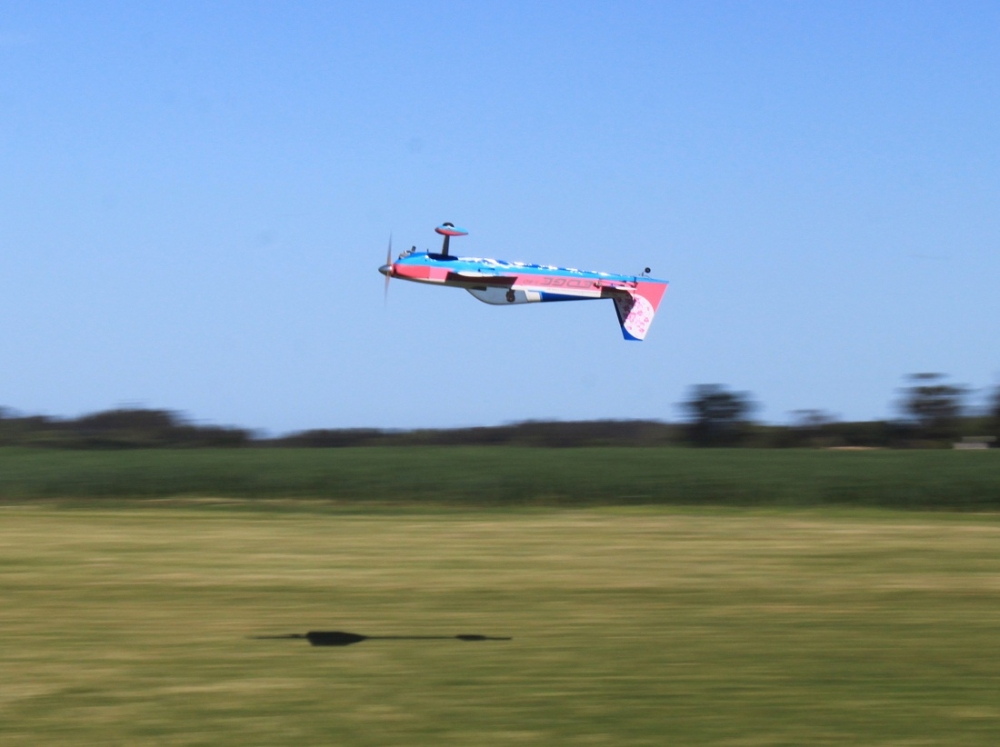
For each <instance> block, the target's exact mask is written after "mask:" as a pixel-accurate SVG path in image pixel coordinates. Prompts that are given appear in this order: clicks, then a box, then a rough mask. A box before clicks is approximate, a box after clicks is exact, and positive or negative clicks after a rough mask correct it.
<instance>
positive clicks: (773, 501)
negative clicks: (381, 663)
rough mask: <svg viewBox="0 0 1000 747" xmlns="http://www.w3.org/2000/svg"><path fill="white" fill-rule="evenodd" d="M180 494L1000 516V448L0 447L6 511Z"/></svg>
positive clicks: (1, 496) (1, 489)
mask: <svg viewBox="0 0 1000 747" xmlns="http://www.w3.org/2000/svg"><path fill="white" fill-rule="evenodd" d="M177 496H200V497H223V498H269V499H271V498H308V499H312V498H322V499H328V500H334V501H340V502H350V503H355V504H356V503H373V502H375V503H392V504H396V505H416V504H433V505H441V504H444V505H452V506H524V505H576V506H585V505H614V504H625V505H630V504H631V505H642V504H669V505H734V506H766V505H771V506H821V505H844V506H877V507H889V508H938V509H960V510H983V509H987V510H997V509H1000V450H991V451H984V452H963V451H947V450H942V451H933V450H932V451H867V452H836V451H817V450H798V449H796V450H791V449H789V450H778V449H704V450H701V449H685V448H582V449H533V448H518V447H402V448H396V447H372V448H352V449H277V448H271V449H266V448H261V449H190V450H152V449H151V450H137V451H61V450H45V449H34V450H32V449H22V448H4V449H0V500H7V501H21V500H32V499H39V498H49V499H53V498H54V499H79V498H103V499H107V498H136V497H147V498H172V497H177Z"/></svg>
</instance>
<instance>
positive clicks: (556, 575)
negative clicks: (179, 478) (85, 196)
mask: <svg viewBox="0 0 1000 747" xmlns="http://www.w3.org/2000/svg"><path fill="white" fill-rule="evenodd" d="M139 505H140V506H146V507H144V508H134V507H133V508H131V509H114V510H107V509H100V508H88V509H87V510H63V509H60V508H58V507H55V506H31V505H21V506H9V507H7V508H2V509H0V634H2V637H0V743H2V744H3V745H4V747H19V746H21V745H38V744H59V745H70V746H72V745H95V744H100V745H223V746H224V745H240V746H241V747H245V746H248V745H278V744H294V745H331V744H336V745H484V746H491V745H510V744H525V745H527V744H531V745H665V744H677V745H835V744H836V745H841V744H843V745H847V744H850V745H855V744H864V745H949V746H955V745H959V746H962V745H991V746H992V745H996V744H998V743H1000V697H998V693H1000V646H998V642H1000V519H998V518H997V517H996V516H991V515H986V514H966V515H961V514H941V513H935V514H926V513H918V512H907V513H892V512H873V511H845V510H842V509H841V510H835V511H831V510H829V509H825V510H809V511H787V510H769V511H738V510H728V509H727V510H712V511H707V510H703V511H693V510H690V509H683V510H681V509H662V508H632V509H623V508H616V509H588V510H563V511H551V510H539V509H534V510H525V511H519V512H499V511H488V510H485V511H478V512H458V511H444V510H438V511H409V512H405V511H400V512H397V513H395V514H393V513H389V512H382V513H371V514H364V513H345V512H340V511H337V510H334V509H329V508H325V509H320V508H317V509H310V508H309V507H308V506H306V507H303V506H302V505H301V504H299V507H298V508H297V509H295V510H289V511H284V512H278V511H263V510H257V509H253V508H252V507H250V508H246V507H244V510H242V511H232V510H222V509H218V508H193V507H192V508H162V507H158V508H157V507H150V506H151V504H149V503H145V504H139ZM310 629H340V630H348V631H353V632H359V633H364V634H369V635H375V634H394V633H396V634H400V633H403V634H455V633H487V634H493V635H511V636H513V637H514V640H512V641H510V642H489V643H463V642H459V641H435V642H427V643H421V642H413V641H367V642H364V643H361V644H357V645H355V646H352V647H350V648H344V649H322V648H311V647H309V646H308V645H306V644H305V642H303V641H273V640H268V641H264V640H250V639H248V636H252V635H258V634H269V633H295V632H300V633H301V632H305V631H307V630H310Z"/></svg>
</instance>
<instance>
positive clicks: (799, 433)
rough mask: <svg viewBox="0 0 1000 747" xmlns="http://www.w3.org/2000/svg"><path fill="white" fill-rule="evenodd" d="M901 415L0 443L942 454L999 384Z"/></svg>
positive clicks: (141, 418)
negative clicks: (973, 402) (979, 398)
mask: <svg viewBox="0 0 1000 747" xmlns="http://www.w3.org/2000/svg"><path fill="white" fill-rule="evenodd" d="M907 380H908V385H907V386H906V387H905V388H904V389H903V391H902V397H901V399H900V400H899V402H898V403H897V410H898V417H896V418H893V419H887V420H872V421H855V422H844V421H840V420H837V419H836V418H834V417H833V416H831V415H829V414H827V413H825V412H823V411H822V410H799V411H796V412H795V413H793V422H792V423H790V424H787V425H773V424H764V423H759V422H756V421H755V420H754V419H753V414H754V412H755V411H756V409H757V406H756V403H755V402H754V400H753V398H752V396H751V395H750V394H749V393H747V392H740V391H735V390H732V389H730V388H728V387H726V386H723V385H720V384H699V385H697V386H694V387H692V388H691V390H690V391H689V393H688V396H687V399H685V401H684V402H683V403H682V404H681V407H682V410H683V412H684V415H685V417H684V419H683V420H682V421H681V422H677V423H670V422H663V421H658V420H596V421H575V422H563V421H527V422H521V423H512V424H509V425H501V426H489V427H487V426H483V427H474V428H446V429H416V430H390V429H378V428H339V429H317V430H308V431H301V432H297V433H291V434H288V435H285V436H281V437H276V438H275V437H264V436H261V435H260V434H258V433H255V432H254V431H252V430H249V429H246V428H237V427H225V426H216V425H200V424H197V423H193V422H191V421H189V420H188V419H186V418H184V417H183V416H182V415H180V414H179V413H176V412H171V411H168V410H152V409H143V408H120V409H115V410H108V411H105V412H98V413H93V414H89V415H84V416H82V417H79V418H52V417H47V416H40V415H33V416H24V415H19V414H17V413H15V412H13V411H11V410H8V409H4V408H0V446H30V447H49V448H64V449H141V448H252V447H263V446H269V447H312V448H337V447H351V446H454V445H463V444H464V445H484V446H487V445H512V446H539V447H557V448H558V447H578V446H664V445H671V444H675V445H690V446H698V447H756V448H796V447H798V448H823V447H825V448H835V447H873V448H879V447H881V448H942V447H950V446H951V445H952V444H953V443H955V442H956V441H958V440H959V439H962V438H965V439H973V440H976V441H977V442H978V443H980V444H985V445H994V446H995V445H1000V444H998V442H997V437H998V436H1000V387H997V389H996V390H995V391H994V392H993V393H992V395H991V397H990V401H989V405H988V407H987V408H986V409H985V410H982V411H980V412H971V411H970V408H969V407H968V405H967V400H968V398H969V396H970V394H971V392H970V390H969V389H968V388H967V387H964V386H961V385H957V384H952V383H949V382H948V381H947V378H946V377H945V376H943V375H942V374H935V373H921V374H913V375H911V376H909V377H907Z"/></svg>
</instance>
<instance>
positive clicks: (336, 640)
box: [250, 630, 513, 646]
mask: <svg viewBox="0 0 1000 747" xmlns="http://www.w3.org/2000/svg"><path fill="white" fill-rule="evenodd" d="M250 638H251V639H253V640H257V641H262V640H279V639H284V640H287V639H299V640H302V639H304V640H307V641H309V643H310V645H312V646H350V645H352V644H354V643H361V641H510V640H513V639H512V638H505V637H502V636H489V635H479V634H478V633H465V634H462V635H361V634H360V633H345V632H343V631H340V630H310V631H309V632H308V633H306V634H304V635H303V634H302V633H291V634H289V635H254V636H250Z"/></svg>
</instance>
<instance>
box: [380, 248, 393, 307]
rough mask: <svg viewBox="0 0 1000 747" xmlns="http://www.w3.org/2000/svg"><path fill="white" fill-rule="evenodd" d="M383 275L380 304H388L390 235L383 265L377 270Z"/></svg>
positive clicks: (390, 271)
mask: <svg viewBox="0 0 1000 747" xmlns="http://www.w3.org/2000/svg"><path fill="white" fill-rule="evenodd" d="M378 271H379V272H381V273H382V274H383V275H385V289H384V290H383V291H382V304H383V305H388V304H389V279H390V278H391V277H392V234H391V233H390V234H389V249H388V250H387V251H386V253H385V264H384V265H382V266H381V267H379V268H378Z"/></svg>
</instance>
